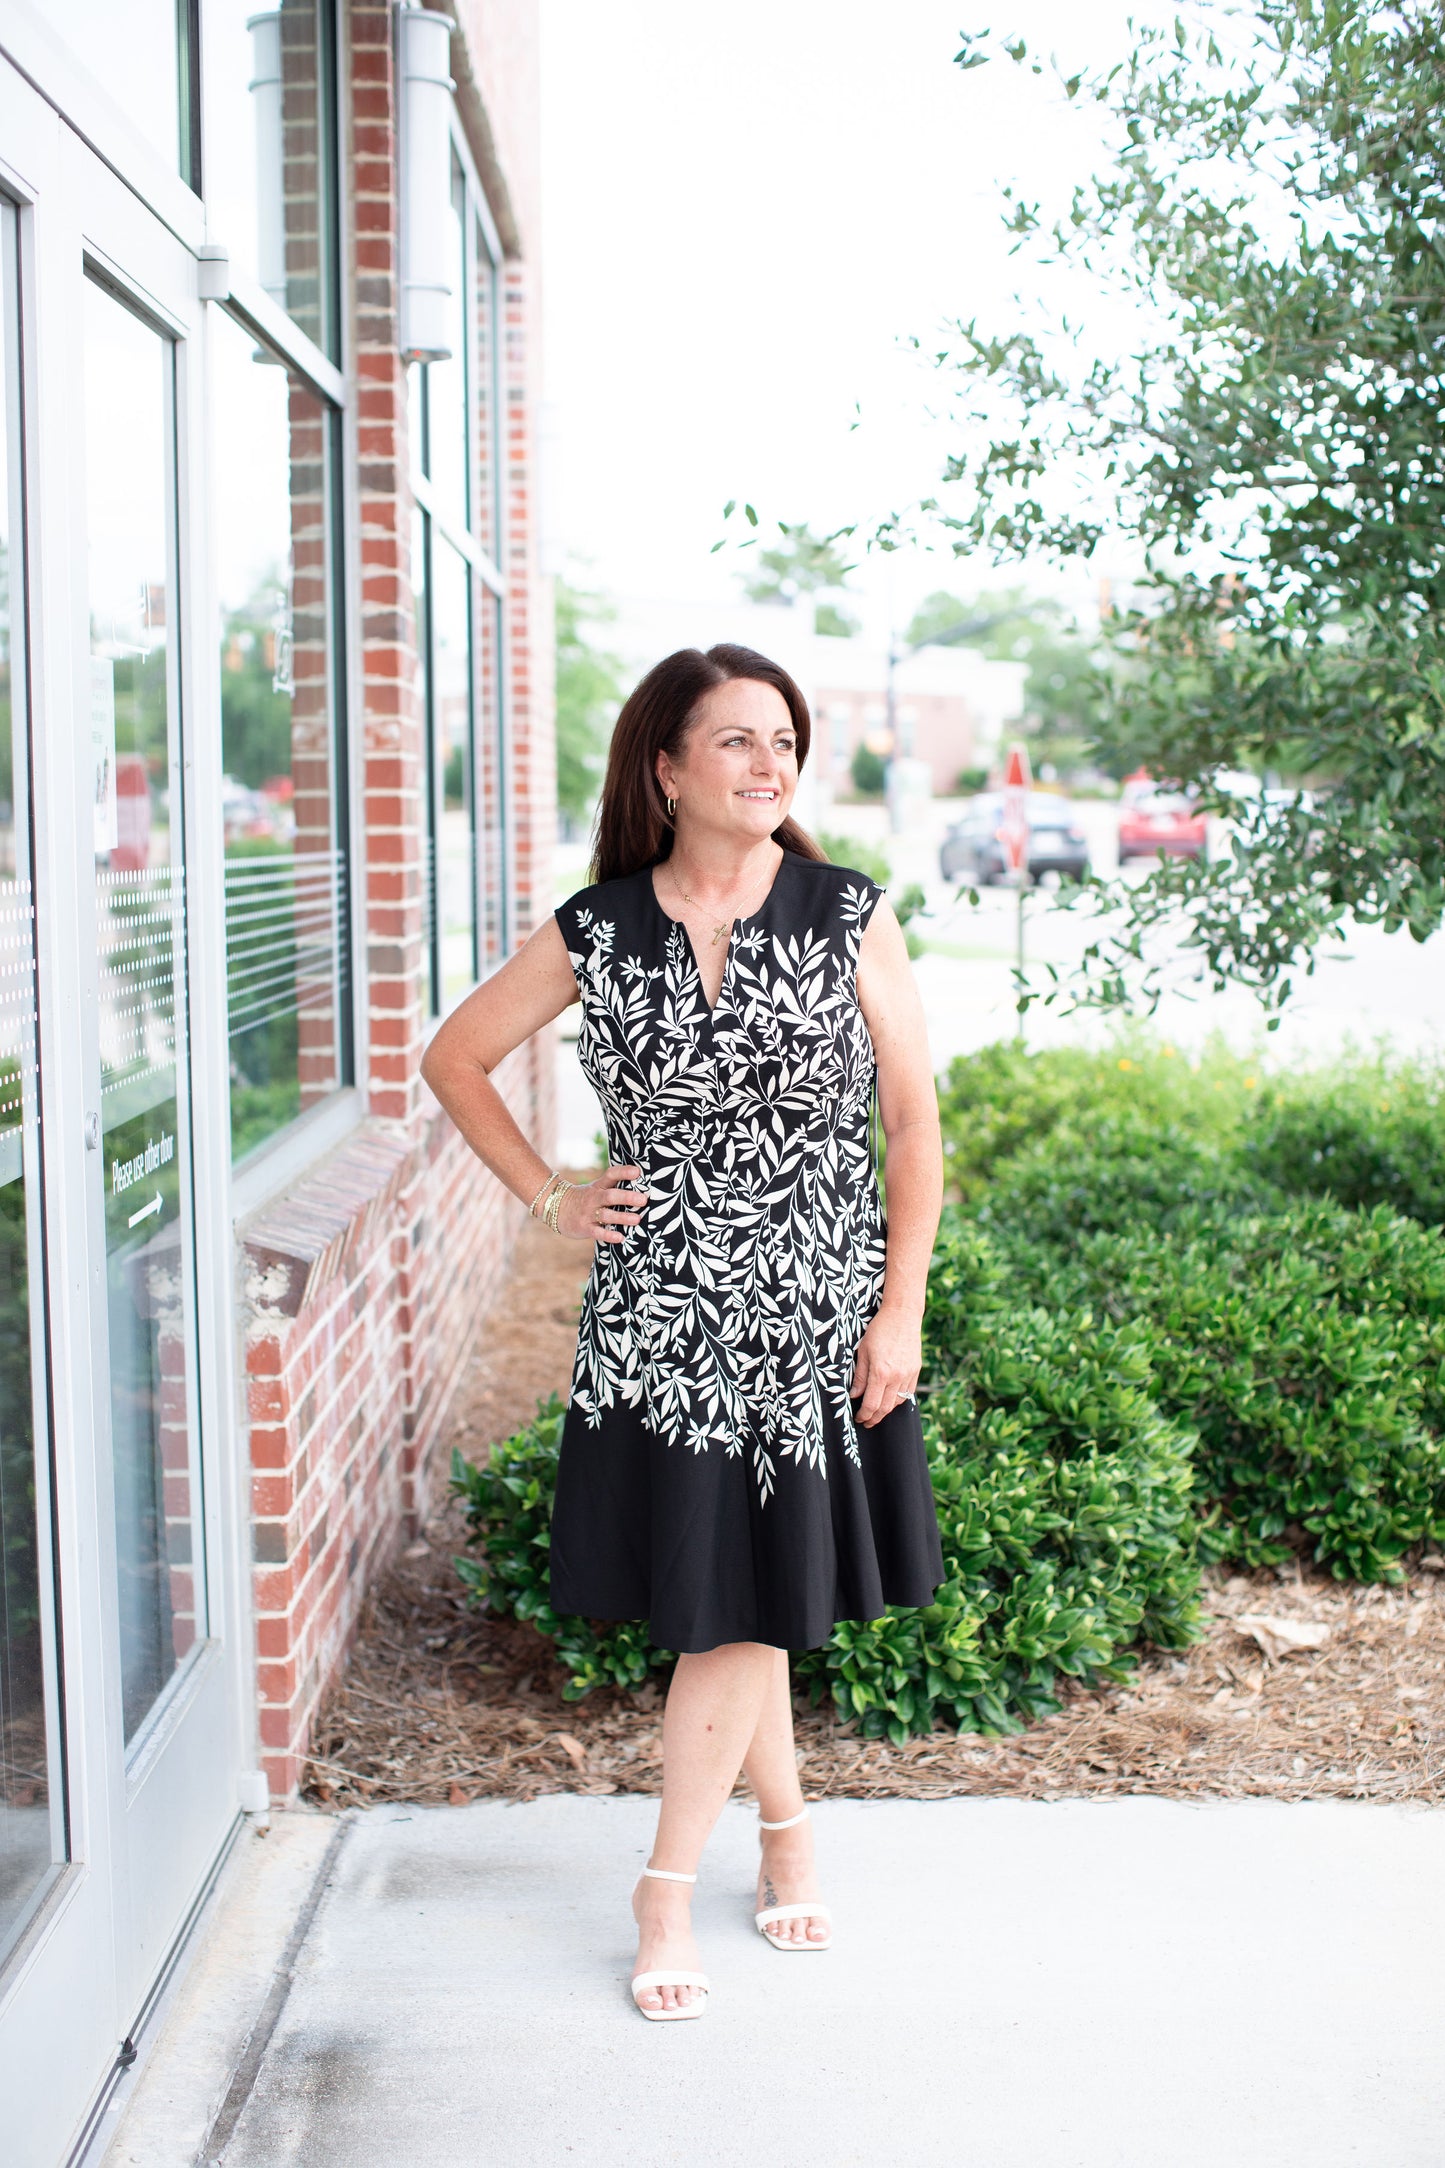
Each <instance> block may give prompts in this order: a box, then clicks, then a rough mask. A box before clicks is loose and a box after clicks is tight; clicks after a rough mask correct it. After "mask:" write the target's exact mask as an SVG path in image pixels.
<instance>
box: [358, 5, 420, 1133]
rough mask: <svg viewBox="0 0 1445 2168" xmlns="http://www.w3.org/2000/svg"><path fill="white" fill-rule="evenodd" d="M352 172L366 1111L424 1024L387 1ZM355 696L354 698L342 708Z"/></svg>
mask: <svg viewBox="0 0 1445 2168" xmlns="http://www.w3.org/2000/svg"><path fill="white" fill-rule="evenodd" d="M349 21H350V36H351V75H352V84H353V88H352V116H353V123H352V138H351V161H350V172H351V184H352V196H351V201H352V222H353V225H354V228H355V236H356V238H355V289H354V301H355V339H356V370H357V378H358V398H357V422H358V439H359V454H360V461H359V464H360V473H359V482H360V513H361V627H362V658H363V659H362V670H363V682H362V684H361V686H360V687H359V688H358V691H359V695H360V710H361V712H360V726H361V730H362V738H363V749H364V752H363V757H364V764H365V804H366V854H367V884H366V952H367V999H368V1029H369V1032H370V1039H371V1072H370V1076H369V1078H368V1079H367V1082H368V1087H369V1090H370V1095H371V1109H372V1112H373V1113H374V1114H377V1115H380V1116H382V1117H383V1118H384V1119H386V1120H389V1121H401V1122H408V1123H409V1122H411V1121H413V1120H414V1119H415V1118H416V1116H417V1114H418V1112H419V1110H420V1106H421V1085H420V1063H421V1053H422V1045H423V1034H424V1030H425V1024H426V973H425V969H424V938H425V928H424V920H423V905H424V885H423V873H424V866H423V855H424V849H425V834H426V820H425V809H424V807H425V801H424V797H423V790H424V774H425V771H424V759H425V747H424V744H423V727H422V714H421V702H420V698H419V682H418V673H417V654H416V636H415V626H414V623H413V619H412V609H411V562H410V558H411V493H410V490H409V487H408V483H407V476H408V472H409V450H408V443H407V403H406V372H405V370H404V369H403V367H402V364H401V360H400V357H399V355H398V353H397V301H398V289H397V277H398V272H397V204H396V187H397V180H396V82H395V55H394V48H393V45H392V22H391V11H390V9H389V8H388V7H386V6H384V5H373V4H368V0H360V4H358V5H354V6H353V7H352V9H351V12H350V17H349ZM356 709H357V702H356V700H355V699H354V700H353V714H355V713H356Z"/></svg>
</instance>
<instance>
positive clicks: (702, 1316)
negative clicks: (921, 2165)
mask: <svg viewBox="0 0 1445 2168" xmlns="http://www.w3.org/2000/svg"><path fill="white" fill-rule="evenodd" d="M808 739H809V718H808V709H807V703H806V702H805V701H804V699H803V696H802V694H801V693H800V692H799V690H798V688H797V686H796V685H795V684H794V683H793V681H792V679H791V678H790V677H789V676H788V675H787V673H786V672H785V671H783V670H781V669H779V668H778V666H777V665H776V664H775V663H771V662H768V661H767V660H766V659H765V658H764V657H763V656H761V655H756V654H754V653H753V652H752V651H751V650H750V649H748V648H742V647H714V648H712V649H710V650H709V652H708V653H707V654H706V655H703V654H702V653H700V652H699V651H698V650H697V649H695V648H689V649H685V650H683V651H682V652H680V653H679V654H676V655H670V656H668V657H667V659H666V660H665V661H663V662H661V663H659V664H658V665H657V667H656V668H655V669H654V670H652V671H651V672H650V673H649V675H648V676H647V677H646V678H644V679H643V681H642V683H641V684H640V685H639V686H638V687H637V689H636V691H635V692H634V693H633V694H632V696H631V698H630V699H629V700H628V701H627V703H626V705H625V706H624V708H623V710H622V713H621V715H620V716H619V718H618V722H617V727H616V730H615V732H614V734H613V740H612V749H611V754H610V756H609V760H608V766H607V776H606V781H605V783H604V786H603V792H602V802H601V807H600V810H599V814H598V829H597V833H598V842H597V852H596V859H595V864H594V869H593V870H594V872H595V875H596V879H595V881H594V882H593V884H592V885H591V886H589V887H587V888H584V889H581V890H580V891H579V892H578V893H577V894H576V895H574V896H572V897H570V898H569V899H568V901H567V902H566V903H564V904H563V905H562V906H561V907H560V908H559V910H558V911H557V912H556V914H555V916H553V917H552V918H549V919H548V920H547V921H546V923H545V924H544V925H542V926H540V927H539V928H538V929H537V931H536V932H535V933H534V934H533V935H532V937H531V939H530V940H529V941H528V942H527V944H526V945H525V947H524V948H522V949H521V950H520V951H519V952H518V954H517V955H516V956H515V957H513V958H512V960H511V961H510V962H509V963H508V964H507V965H506V966H505V967H504V968H503V969H502V970H500V971H499V972H498V973H497V974H496V975H495V977H493V978H491V979H489V980H488V981H487V983H486V984H485V985H484V986H480V987H478V988H477V990H476V992H475V993H474V994H472V995H471V996H470V998H469V999H468V1000H467V1001H466V1002H464V1003H463V1004H462V1006H461V1007H460V1008H459V1009H458V1010H457V1011H456V1012H455V1014H454V1015H453V1016H452V1017H451V1018H450V1019H449V1020H448V1021H447V1022H446V1023H445V1024H444V1025H443V1026H442V1027H441V1029H440V1030H439V1031H438V1032H437V1034H436V1037H435V1038H434V1040H433V1041H432V1044H431V1047H430V1049H429V1051H428V1054H427V1057H426V1060H425V1062H424V1064H423V1072H424V1074H425V1076H426V1079H427V1082H428V1083H429V1084H430V1085H431V1086H432V1088H433V1090H434V1091H435V1092H436V1094H437V1097H438V1098H439V1099H440V1100H441V1102H442V1104H443V1105H444V1106H445V1107H446V1108H447V1110H448V1112H449V1113H450V1114H451V1115H452V1118H453V1119H454V1120H455V1122H456V1123H457V1126H458V1127H459V1128H460V1130H461V1131H462V1134H463V1135H464V1136H465V1137H466V1139H467V1141H468V1143H469V1144H470V1145H471V1146H472V1148H473V1150H474V1151H475V1152H477V1154H478V1155H479V1156H480V1157H481V1158H482V1159H483V1160H484V1161H485V1162H486V1164H487V1166H488V1167H490V1168H491V1169H492V1171H493V1173H494V1174H496V1175H497V1176H498V1178H499V1179H500V1180H501V1181H503V1182H505V1183H506V1185H507V1187H508V1188H509V1189H510V1190H511V1191H512V1193H513V1195H514V1196H516V1197H518V1198H520V1199H521V1200H522V1201H523V1202H525V1203H527V1204H528V1205H530V1207H531V1209H532V1211H533V1212H534V1213H537V1214H540V1215H541V1216H542V1217H544V1218H545V1219H546V1220H547V1221H548V1224H549V1225H551V1226H552V1227H553V1228H554V1229H555V1231H556V1232H557V1233H558V1234H560V1235H564V1236H567V1237H570V1238H571V1239H573V1240H576V1241H581V1242H590V1243H593V1244H594V1245H595V1255H594V1261H593V1269H592V1277H591V1279H590V1281H589V1283H588V1287H587V1293H586V1297H585V1299H584V1303H583V1310H582V1322H581V1328H580V1332H579V1336H578V1346H577V1359H576V1367H575V1371H574V1376H573V1386H572V1398H571V1404H570V1407H569V1409H568V1414H567V1419H566V1423H565V1425H564V1430H563V1438H562V1447H561V1457H560V1461H559V1465H558V1477H557V1496H556V1502H555V1507H554V1513H553V1521H552V1602H553V1604H554V1606H555V1608H556V1609H557V1610H558V1611H561V1612H564V1613H578V1614H581V1615H583V1616H586V1617H590V1618H637V1619H646V1620H648V1622H649V1626H650V1630H651V1633H652V1637H653V1640H654V1642H655V1644H656V1645H657V1646H659V1647H661V1648H667V1649H673V1650H677V1651H679V1652H680V1653H679V1655H678V1661H677V1667H676V1670H675V1671H674V1673H673V1678H672V1684H671V1687H670V1690H669V1692H668V1697H667V1708H666V1714H665V1717H664V1721H663V1788H662V1807H661V1813H660V1815H659V1819H658V1825H657V1836H656V1841H655V1843H654V1845H653V1849H652V1857H651V1860H650V1861H649V1863H648V1865H647V1866H646V1867H645V1868H644V1869H643V1873H642V1878H641V1879H640V1880H639V1882H638V1885H637V1888H636V1890H635V1892H634V1894H633V1912H634V1916H635V1918H636V1921H637V1928H638V1961H637V1972H636V1975H635V1977H634V1979H633V1982H632V1990H633V2000H634V2002H635V2003H636V2005H637V2007H638V2009H639V2010H641V2012H642V2014H643V2016H644V2017H647V2018H652V2019H680V2018H695V2017H699V2016H701V2015H702V2012H703V2010H704V2008H705V2007H706V2001H705V1998H706V1991H707V1982H706V1979H705V1977H704V1975H703V1974H702V1973H701V1972H700V1971H699V1970H698V1954H697V1950H696V1946H695V1944H694V1942H693V1938H692V1933H691V1929H690V1926H689V1907H690V1902H691V1885H692V1884H693V1883H694V1882H695V1881H696V1879H697V1866H698V1861H699V1859H700V1857H701V1854H702V1850H703V1846H704V1844H705V1843H706V1841H707V1837H708V1834H709V1832H710V1831H711V1829H712V1826H713V1824H714V1822H715V1821H716V1820H717V1817H718V1815H719V1813H720V1812H721V1810H722V1807H723V1805H724V1803H725V1801H726V1800H727V1799H728V1797H729V1796H730V1794H731V1792H732V1789H733V1784H734V1781H735V1779H736V1777H737V1774H738V1770H739V1768H740V1767H741V1768H742V1769H743V1770H744V1771H745V1772H746V1775H747V1778H748V1782H749V1783H750V1784H751V1786H752V1789H753V1792H754V1794H755V1796H756V1798H757V1801H758V1805H759V1809H760V1816H761V1820H760V1827H761V1830H762V1858H761V1863H760V1867H759V1874H758V1910H757V1913H756V1915H755V1917H756V1919H757V1923H758V1926H759V1927H760V1929H761V1930H762V1931H763V1933H764V1934H765V1935H766V1936H767V1938H768V1940H769V1941H770V1942H771V1943H772V1944H773V1946H774V1947H775V1948H776V1949H778V1950H781V1951H786V1952H789V1953H792V1954H798V1953H802V1952H807V1951H818V1950H822V1949H825V1948H826V1947H827V1945H828V1942H829V1940H830V1935H831V1929H830V1925H829V1917H828V1912H827V1908H826V1906H825V1905H824V1904H823V1903H822V1902H821V1901H820V1899H819V1896H818V1891H817V1884H816V1881H815V1878H814V1867H813V1847H812V1838H811V1834H810V1830H809V1826H808V1820H807V1809H806V1807H805V1806H804V1804H803V1795H802V1791H801V1788H800V1785H799V1781H798V1768H797V1758H796V1753H795V1749H794V1745H793V1716H792V1699H791V1694H790V1690H789V1679H788V1658H787V1651H788V1649H790V1648H816V1647H819V1646H821V1644H822V1643H823V1642H824V1641H826V1640H827V1638H828V1636H829V1634H830V1633H831V1632H832V1629H833V1626H834V1624H835V1623H836V1622H837V1621H838V1620H840V1619H869V1618H876V1617H879V1616H881V1614H882V1613H883V1611H884V1608H885V1606H886V1605H888V1604H890V1603H897V1604H908V1605H914V1604H926V1603H928V1602H930V1601H931V1600H932V1597H933V1593H934V1590H935V1588H936V1587H937V1585H938V1583H939V1581H940V1580H941V1579H942V1574H943V1567H942V1558H941V1553H940V1549H939V1540H938V1527H937V1522H936V1520H935V1517H934V1510H933V1497H932V1491H931V1488H930V1485H929V1478H928V1468H927V1463H926V1459H925V1455H924V1449H923V1439H922V1433H921V1429H920V1425H919V1417H918V1409H917V1404H916V1402H915V1400H914V1397H913V1395H914V1388H915V1386H916V1384H917V1382H918V1370H919V1362H920V1327H921V1321H922V1316H923V1298H924V1285H925V1280H926V1276H927V1271H928V1260H929V1256H930V1253H931V1250H932V1246H933V1238H934V1235H935V1232H936V1230H937V1225H938V1214H939V1207H940V1201H941V1196H942V1153H941V1147H940V1141H939V1128H938V1110H937V1100H936V1096H935V1093H934V1086H933V1074H932V1067H931V1064H930V1061H929V1054H928V1044H927V1039H926V1036H925V1032H924V1025H923V1014H922V1009H921V1005H920V1003H919V999H918V995H917V991H916V989H915V986H914V983H913V975H912V972H911V971H910V970H909V967H908V953H907V949H906V946H905V943H904V939H903V934H902V931H901V929H900V927H899V925H898V922H897V920H896V918H895V917H894V915H893V912H892V911H891V909H890V908H889V906H888V903H887V901H886V899H885V898H884V896H883V892H882V890H881V889H880V888H879V887H878V886H877V884H876V883H875V882H873V881H870V880H868V879H867V878H866V877H865V876H864V875H862V874H859V873H855V872H851V871H848V870H847V869H845V868H842V867H838V866H833V865H830V864H829V863H828V862H827V861H826V860H825V859H824V858H823V855H822V853H821V852H820V851H819V849H818V847H817V845H816V844H815V843H814V842H813V841H812V840H811V838H810V837H808V836H807V835H806V834H804V832H803V831H802V830H801V829H800V828H798V827H797V826H796V825H795V824H794V823H793V822H792V821H791V820H790V819H789V817H788V809H789V806H790V805H791V803H792V800H793V796H794V793H795V791H796V789H797V783H798V773H799V770H800V769H801V767H802V765H803V762H804V760H805V759H806V757H807V752H808ZM579 997H580V999H581V1002H582V1010H583V1014H582V1024H581V1030H580V1034H579V1038H578V1053H579V1056H580V1059H581V1061H582V1065H583V1068H584V1070H585V1071H586V1073H587V1075H588V1077H589V1079H590V1080H591V1082H592V1084H593V1086H594V1087H595V1089H596V1091H597V1094H598V1097H599V1099H600V1100H601V1102H602V1105H603V1108H604V1109H605V1112H606V1117H607V1134H608V1155H609V1160H610V1162H611V1163H610V1164H609V1166H608V1167H607V1170H606V1172H605V1173H603V1174H601V1175H599V1176H598V1178H597V1179H596V1181H593V1182H588V1183H582V1184H578V1185H575V1186H574V1185H573V1184H571V1183H568V1182H566V1181H564V1180H563V1179H562V1178H561V1177H560V1176H558V1175H556V1174H554V1173H553V1171H552V1170H551V1169H550V1168H549V1167H548V1166H547V1164H546V1162H545V1161H544V1160H542V1159H541V1158H539V1156H538V1155H537V1153H536V1152H534V1151H533V1150H532V1148H531V1146H530V1145H529V1144H528V1143H527V1141H526V1139H525V1138H524V1137H523V1136H522V1134H521V1132H520V1130H519V1129H518V1128H517V1126H516V1124H515V1123H514V1121H513V1120H512V1117H511V1115H510V1114H509V1113H508V1111H507V1109H506V1107H505V1105H504V1104H503V1102H502V1100H501V1098H500V1096H499V1095H498V1093H497V1091H496V1089H495V1087H494V1086H493V1084H492V1083H491V1081H490V1072H491V1071H492V1070H493V1069H495V1068H496V1066H497V1063H498V1062H499V1061H501V1060H502V1059H503V1057H504V1056H505V1055H507V1054H508V1053H510V1052H511V1050H512V1049H513V1048H514V1047H516V1046H519V1045H520V1044H521V1043H522V1041H523V1040H525V1039H527V1038H529V1037H530V1036H531V1034H532V1033H533V1032H535V1031H538V1030H540V1029H541V1027H542V1026H543V1025H544V1024H546V1023H549V1022H550V1021H551V1020H552V1018H553V1017H555V1016H558V1015H560V1014H561V1012H562V1011H563V1010H564V1009H565V1008H567V1007H568V1006H569V1004H570V1003H572V1002H574V1001H576V1000H578V999H579ZM875 1083H876V1091H877V1100H878V1109H879V1116H880V1119H881V1122H882V1127H883V1132H884V1135H885V1137H886V1139H887V1149H888V1218H887V1221H886V1223H885V1221H884V1218H883V1214H882V1210H881V1207H880V1203H879V1197H878V1188H877V1182H876V1177H875V1171H874V1166H873V1160H872V1151H871V1141H870V1139H871V1133H870V1125H869V1115H870V1106H871V1102H872V1098H873V1093H874V1089H875Z"/></svg>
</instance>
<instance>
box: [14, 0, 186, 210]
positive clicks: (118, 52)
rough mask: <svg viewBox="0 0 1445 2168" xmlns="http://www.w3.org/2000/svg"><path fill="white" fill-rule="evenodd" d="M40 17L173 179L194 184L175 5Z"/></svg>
mask: <svg viewBox="0 0 1445 2168" xmlns="http://www.w3.org/2000/svg"><path fill="white" fill-rule="evenodd" d="M39 12H42V13H43V15H44V17H45V21H46V25H47V27H48V28H49V29H50V31H51V32H52V33H53V34H54V36H56V37H58V38H63V39H64V41H65V43H66V44H67V45H68V46H69V48H70V50H71V52H72V53H74V54H75V56H76V58H77V59H78V60H79V61H80V62H81V63H82V65H83V66H84V67H86V68H88V69H89V71H90V73H91V74H92V75H93V76H94V77H95V79H96V81H97V82H98V83H99V84H100V85H101V87H102V89H104V90H106V91H108V92H109V94H110V96H111V97H112V98H113V99H114V100H115V102H116V104H117V105H118V106H119V107H120V108H121V110H122V112H123V113H124V114H125V117H126V119H127V120H128V121H129V122H130V124H131V126H132V127H133V128H135V129H138V130H139V132H140V134H141V135H143V136H144V137H145V138H146V140H147V142H148V143H150V145H151V146H152V148H153V149H154V150H156V151H157V152H159V154H160V156H161V157H162V158H163V159H164V160H165V162H166V164H167V165H168V166H169V167H170V169H171V171H172V172H173V173H174V172H179V173H181V175H182V176H183V177H184V178H185V179H186V180H188V181H192V182H193V181H194V175H193V174H192V172H191V144H190V127H189V122H190V105H191V99H190V54H189V50H188V48H189V44H190V38H189V29H190V10H189V8H186V7H178V6H177V4H176V0H124V4H123V5H120V6H118V5H117V4H116V0H66V4H65V6H64V7H55V8H45V9H43V10H41V11H39ZM208 14H209V10H208Z"/></svg>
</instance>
